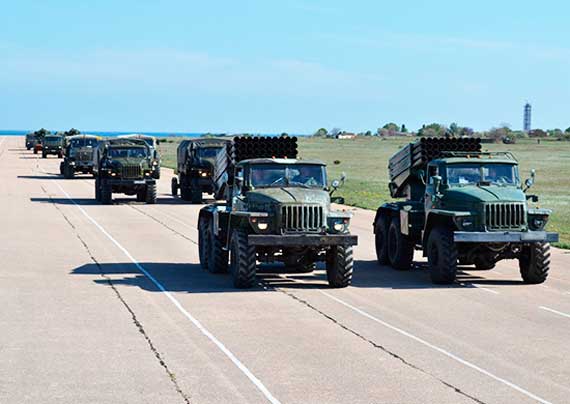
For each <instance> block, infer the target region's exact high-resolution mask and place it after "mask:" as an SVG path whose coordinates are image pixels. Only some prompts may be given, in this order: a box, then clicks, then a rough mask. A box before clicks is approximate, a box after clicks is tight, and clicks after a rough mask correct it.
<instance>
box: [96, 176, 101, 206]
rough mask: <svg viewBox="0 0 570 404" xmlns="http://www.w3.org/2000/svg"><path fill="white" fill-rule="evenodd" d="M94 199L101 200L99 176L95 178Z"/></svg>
mask: <svg viewBox="0 0 570 404" xmlns="http://www.w3.org/2000/svg"><path fill="white" fill-rule="evenodd" d="M95 200H96V201H98V202H100V201H101V183H100V181H99V177H96V178H95Z"/></svg>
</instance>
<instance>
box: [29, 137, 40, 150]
mask: <svg viewBox="0 0 570 404" xmlns="http://www.w3.org/2000/svg"><path fill="white" fill-rule="evenodd" d="M39 141H40V139H39V137H38V135H36V134H35V133H28V134H26V149H27V150H32V149H33V148H34V147H35V146H36V144H37V143H38V142H39Z"/></svg>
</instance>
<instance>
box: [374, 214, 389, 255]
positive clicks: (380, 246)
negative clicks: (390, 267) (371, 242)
mask: <svg viewBox="0 0 570 404" xmlns="http://www.w3.org/2000/svg"><path fill="white" fill-rule="evenodd" d="M374 233H375V241H376V258H377V259H378V264H380V265H386V264H389V263H390V260H389V259H388V222H387V218H386V217H385V216H380V217H378V220H377V221H376V225H375V227H374Z"/></svg>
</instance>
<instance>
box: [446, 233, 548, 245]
mask: <svg viewBox="0 0 570 404" xmlns="http://www.w3.org/2000/svg"><path fill="white" fill-rule="evenodd" d="M453 240H454V241H455V242H456V243H535V242H547V243H555V242H557V241H558V233H549V232H546V231H503V232H500V231H497V232H484V231H481V232H470V231H456V232H454V233H453Z"/></svg>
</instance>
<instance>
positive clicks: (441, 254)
mask: <svg viewBox="0 0 570 404" xmlns="http://www.w3.org/2000/svg"><path fill="white" fill-rule="evenodd" d="M427 256H428V263H429V268H430V276H431V281H432V282H433V283H437V284H450V283H453V282H454V281H455V277H456V276H457V245H456V244H455V242H454V241H453V232H452V231H451V230H449V229H447V228H445V227H436V228H435V229H433V230H432V231H431V233H430V235H429V238H428V243H427Z"/></svg>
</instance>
